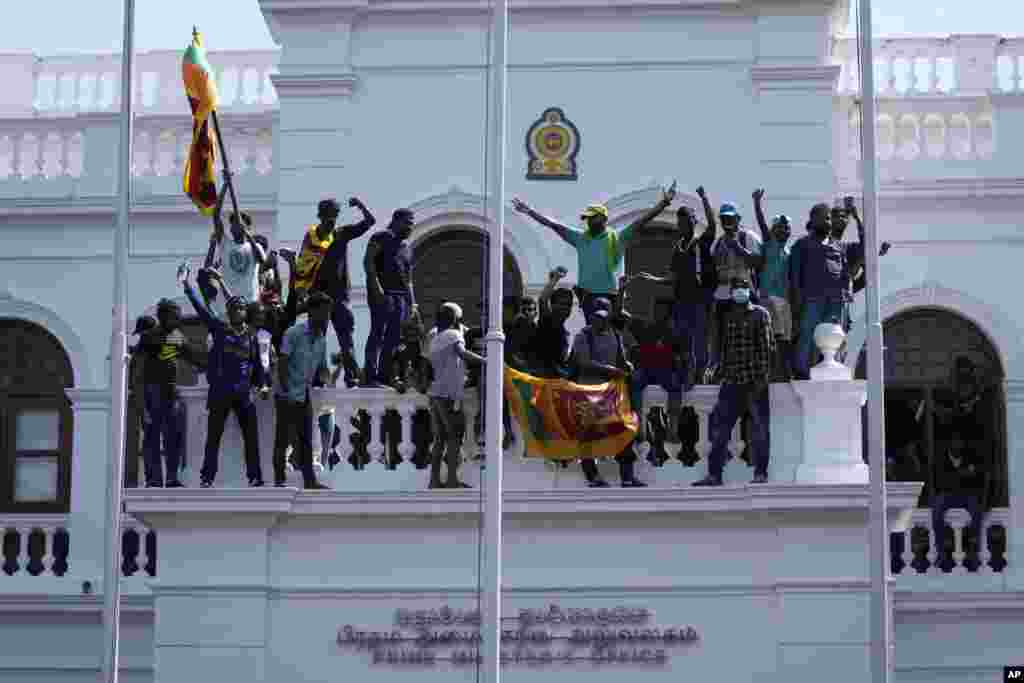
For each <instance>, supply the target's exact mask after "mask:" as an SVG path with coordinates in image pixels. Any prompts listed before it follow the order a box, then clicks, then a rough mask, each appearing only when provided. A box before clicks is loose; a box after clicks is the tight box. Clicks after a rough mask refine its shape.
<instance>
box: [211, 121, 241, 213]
mask: <svg viewBox="0 0 1024 683" xmlns="http://www.w3.org/2000/svg"><path fill="white" fill-rule="evenodd" d="M210 118H211V119H213V134H214V135H216V136H217V145H218V146H219V147H220V159H221V163H222V164H223V165H224V179H225V182H227V184H228V194H230V195H231V207H232V208H233V209H234V210H235V215H236V216H239V218H241V215H242V214H241V213H239V211H238V197H236V196H235V182H234V180H233V179H232V178H231V166H230V165H229V164H228V151H227V149H226V148H225V147H224V138H223V137H222V136H221V134H220V120H219V119H218V118H217V110H216V109H214V110H213V111H211V112H210Z"/></svg>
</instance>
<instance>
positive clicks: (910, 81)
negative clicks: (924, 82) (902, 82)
mask: <svg viewBox="0 0 1024 683" xmlns="http://www.w3.org/2000/svg"><path fill="white" fill-rule="evenodd" d="M907 94H908V95H916V94H918V90H917V53H914V52H912V53H911V54H910V56H909V57H907Z"/></svg>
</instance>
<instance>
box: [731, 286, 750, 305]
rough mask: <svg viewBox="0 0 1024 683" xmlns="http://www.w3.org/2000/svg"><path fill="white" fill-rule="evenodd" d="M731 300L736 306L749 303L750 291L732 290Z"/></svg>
mask: <svg viewBox="0 0 1024 683" xmlns="http://www.w3.org/2000/svg"><path fill="white" fill-rule="evenodd" d="M732 300H733V301H735V302H736V303H738V304H745V303H747V302H748V301H750V290H749V289H734V290H732Z"/></svg>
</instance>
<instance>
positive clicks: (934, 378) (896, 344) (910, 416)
mask: <svg viewBox="0 0 1024 683" xmlns="http://www.w3.org/2000/svg"><path fill="white" fill-rule="evenodd" d="M884 340H885V341H884V343H885V352H884V361H885V444H886V460H887V461H888V462H889V463H890V468H889V469H890V473H889V478H890V479H893V480H897V481H899V480H902V481H924V482H925V488H924V491H923V492H922V495H921V500H920V504H921V505H922V506H928V505H929V503H930V499H931V497H932V495H933V494H934V492H935V491H936V490H937V488H939V489H941V488H942V486H943V482H942V481H940V480H941V478H942V476H943V475H942V471H943V468H941V467H940V462H941V459H942V458H943V457H945V456H946V455H947V454H948V453H949V451H950V448H951V444H952V443H953V442H952V440H953V439H954V438H959V437H958V436H956V435H958V434H959V431H958V430H957V429H954V428H952V427H950V425H951V418H950V409H949V406H952V405H954V404H955V403H956V396H955V395H954V384H955V383H954V380H953V374H954V368H955V365H956V362H957V360H958V359H961V358H966V359H968V360H969V361H970V363H971V365H972V366H973V368H974V373H975V375H976V376H977V378H978V387H979V389H980V392H979V399H978V402H977V408H976V409H975V412H974V413H973V415H974V417H975V419H974V421H975V422H977V426H978V429H977V430H976V432H974V435H973V436H971V437H969V438H968V447H969V448H972V449H973V450H975V451H976V452H977V456H978V459H979V461H980V462H983V463H987V464H988V467H990V470H989V472H987V473H986V474H987V491H986V492H985V493H986V503H987V506H988V507H1005V506H1006V505H1007V504H1008V494H1009V488H1008V484H1007V460H1006V453H1007V449H1006V400H1005V396H1004V392H1003V378H1004V374H1003V368H1002V364H1001V363H1000V360H999V356H998V354H997V352H996V350H995V348H993V346H992V344H991V343H990V342H989V340H988V338H987V337H986V336H985V334H984V333H983V332H982V331H981V330H980V329H978V327H977V326H975V325H974V324H973V323H971V322H970V321H968V320H966V319H965V318H962V317H960V316H958V315H956V314H955V313H952V312H949V311H946V310H939V309H929V308H919V309H914V310H911V311H908V312H905V313H901V314H899V315H897V316H895V317H893V318H891V319H889V320H887V321H886V322H885V325H884ZM865 361H866V359H865V354H864V352H862V353H861V356H860V358H859V359H858V363H857V377H858V378H862V379H863V378H864V376H865V374H864V372H865ZM974 436H977V438H973V437H974ZM866 453H867V451H866V449H865V454H866Z"/></svg>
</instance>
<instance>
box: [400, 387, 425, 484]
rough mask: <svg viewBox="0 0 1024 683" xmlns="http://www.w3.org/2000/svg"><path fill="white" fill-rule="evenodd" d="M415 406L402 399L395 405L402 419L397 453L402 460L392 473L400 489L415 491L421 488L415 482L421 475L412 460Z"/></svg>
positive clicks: (414, 451) (414, 449) (414, 448)
mask: <svg viewBox="0 0 1024 683" xmlns="http://www.w3.org/2000/svg"><path fill="white" fill-rule="evenodd" d="M416 407H417V406H416V404H415V403H413V402H412V401H403V402H401V403H399V404H398V406H397V407H396V410H397V411H398V416H399V418H400V419H401V421H402V437H401V439H402V440H401V442H400V443H399V444H398V454H399V455H400V456H401V457H402V462H400V463H399V464H398V467H397V468H396V470H395V472H394V475H395V477H396V478H397V482H396V483H397V485H398V488H399V490H401V491H416V490H418V489H420V488H421V487H420V486H418V485H417V484H418V483H419V482H418V480H419V479H421V478H422V477H421V476H420V472H419V470H417V469H416V465H415V464H414V463H413V461H412V459H413V456H414V455H415V454H416V444H414V443H413V441H412V422H413V416H414V415H415V414H416Z"/></svg>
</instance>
